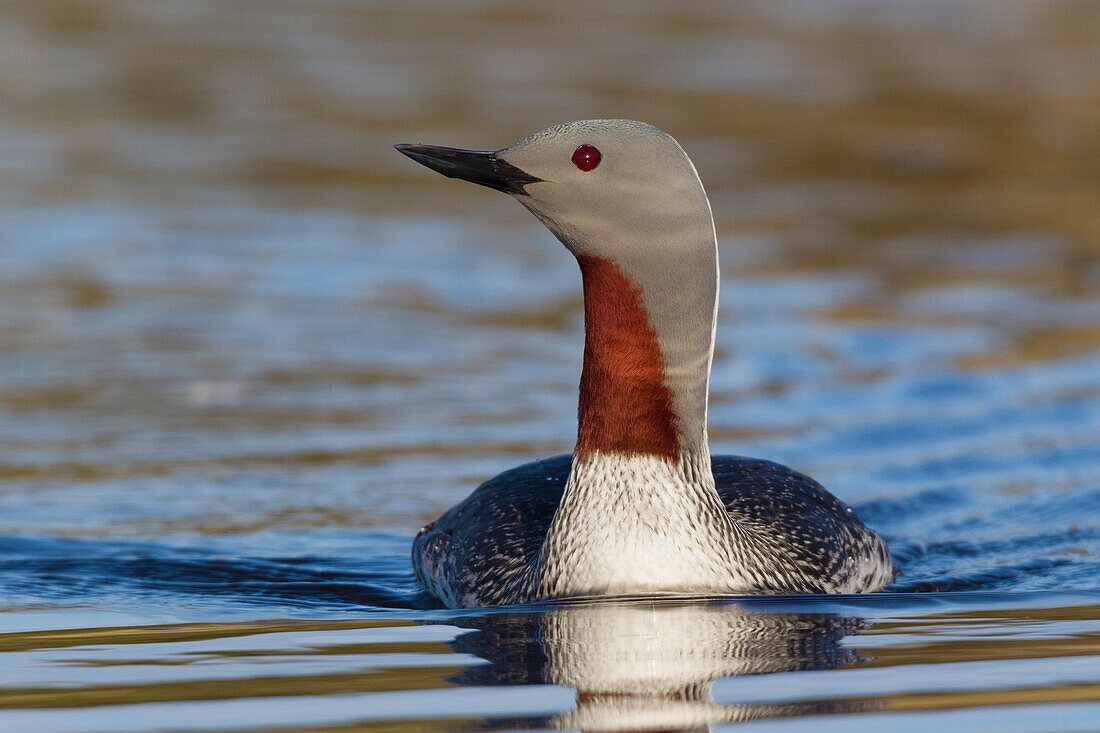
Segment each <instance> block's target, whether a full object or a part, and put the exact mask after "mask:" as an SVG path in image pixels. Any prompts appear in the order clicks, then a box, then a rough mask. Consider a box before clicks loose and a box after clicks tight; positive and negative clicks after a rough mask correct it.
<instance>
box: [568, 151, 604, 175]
mask: <svg viewBox="0 0 1100 733" xmlns="http://www.w3.org/2000/svg"><path fill="white" fill-rule="evenodd" d="M599 164H600V151H599V150H596V149H595V148H594V147H592V146H591V145H582V146H580V147H579V148H577V149H576V150H575V151H574V152H573V165H575V166H577V167H578V168H580V169H581V170H582V171H584V172H585V173H587V172H588V171H590V170H592V169H593V168H595V167H596V166H598V165H599Z"/></svg>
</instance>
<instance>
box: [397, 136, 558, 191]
mask: <svg viewBox="0 0 1100 733" xmlns="http://www.w3.org/2000/svg"><path fill="white" fill-rule="evenodd" d="M394 147H395V148H397V150H398V152H400V153H402V154H404V155H407V156H409V157H410V158H412V159H413V160H415V161H416V162H417V163H420V164H421V165H424V166H427V167H428V168H431V169H432V170H433V171H436V172H437V173H442V174H443V175H445V176H447V177H448V178H461V179H462V180H464V181H470V182H471V183H479V184H481V185H482V186H488V187H489V188H492V189H496V190H497V191H503V192H504V193H510V194H513V195H526V194H527V192H526V191H525V190H524V189H523V187H524V186H526V185H527V184H528V183H538V182H539V181H541V180H542V179H541V178H536V177H535V176H532V175H531V174H529V173H525V172H524V171H521V170H520V169H519V168H516V167H515V166H514V165H512V164H511V163H508V162H506V161H505V160H504V159H502V158H500V157H499V156H498V155H497V153H499V151H483V150H462V149H460V148H441V147H439V146H437V145H411V144H408V143H402V144H401V145H395V146H394Z"/></svg>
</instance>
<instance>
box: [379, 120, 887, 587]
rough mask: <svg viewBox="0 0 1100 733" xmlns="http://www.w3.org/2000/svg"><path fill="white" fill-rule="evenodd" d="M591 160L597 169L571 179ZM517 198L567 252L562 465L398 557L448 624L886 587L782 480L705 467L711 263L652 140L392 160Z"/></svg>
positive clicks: (669, 148) (770, 467)
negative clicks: (540, 612)
mask: <svg viewBox="0 0 1100 733" xmlns="http://www.w3.org/2000/svg"><path fill="white" fill-rule="evenodd" d="M582 147H583V148H585V149H589V148H596V149H598V151H599V154H600V159H599V163H598V165H597V166H595V167H581V166H578V165H574V163H573V162H572V156H573V154H574V152H575V151H578V150H580V149H581V148H582ZM399 149H400V150H401V151H402V152H403V153H405V154H406V155H408V156H409V157H411V158H413V159H414V160H417V161H418V162H421V163H423V164H424V165H427V166H428V167H430V168H433V169H435V170H438V171H439V172H441V173H443V174H444V175H447V176H451V177H456V178H465V179H467V180H470V181H473V182H475V183H480V184H482V185H486V186H489V187H490V188H494V189H496V190H499V191H504V192H506V193H509V194H511V195H513V196H515V197H516V198H517V199H518V200H519V201H520V202H521V203H522V204H523V205H524V206H525V207H527V208H528V209H529V210H530V211H531V212H532V213H534V214H535V216H537V217H538V218H539V220H540V221H542V222H543V223H544V224H545V225H546V226H547V228H549V229H550V231H551V232H553V233H554V235H555V236H556V237H557V238H558V239H559V240H560V241H561V242H562V243H563V244H564V245H565V246H566V248H568V249H569V251H570V252H572V253H573V254H574V255H575V256H576V257H577V260H578V262H579V264H580V268H581V275H582V281H583V283H584V303H585V353H584V368H583V370H582V376H581V384H580V404H579V410H578V418H579V430H578V442H577V447H576V450H575V452H574V453H575V455H574V456H563V457H559V458H553V459H549V460H546V461H540V462H537V463H532V464H528V465H526V466H520V467H518V468H516V469H513V470H511V471H507V472H505V473H503V474H501V475H499V476H497V477H496V478H494V479H492V480H490V481H487V482H485V483H484V484H482V485H481V486H480V487H478V489H477V490H476V491H474V493H473V494H472V495H471V496H470V497H469V498H468V499H466V500H465V501H463V502H462V503H460V504H458V505H457V506H455V507H454V508H452V509H451V510H450V511H448V512H447V513H446V514H444V515H443V516H442V517H441V518H440V519H439V520H438V521H436V522H433V523H432V524H430V525H428V526H427V527H425V528H424V530H422V531H421V533H420V535H418V536H417V538H416V539H415V540H414V542H413V565H414V568H415V570H416V574H417V578H418V579H419V581H420V582H421V584H422V585H423V586H424V588H425V589H426V590H427V591H428V592H429V593H430V594H431V595H432V596H434V597H435V598H437V599H438V600H440V601H442V602H443V603H444V604H446V605H448V606H467V607H469V606H482V605H499V604H506V603H520V602H526V601H531V600H536V599H541V598H561V597H566V596H598V595H621V594H636V593H691V594H696V593H859V592H868V591H875V590H880V589H882V588H884V587H886V586H887V585H889V584H890V583H891V582H893V578H894V574H895V571H894V567H893V564H892V562H891V560H890V553H889V551H888V550H887V548H886V544H885V543H884V542H883V541H882V539H881V538H880V537H879V536H878V535H877V534H875V533H874V532H873V531H871V530H870V529H868V528H867V527H865V526H864V525H863V523H862V522H861V521H860V520H859V518H858V517H856V516H855V514H854V513H853V512H852V510H851V509H850V508H848V507H847V506H845V505H844V504H843V503H842V502H840V501H839V500H838V499H837V498H836V497H834V496H833V495H832V494H830V493H829V492H828V491H826V490H825V489H824V488H823V487H822V486H821V485H820V484H818V483H817V482H816V481H814V480H813V479H810V478H808V477H806V476H803V475H802V474H800V473H798V472H796V471H793V470H791V469H790V468H787V467H785V466H781V465H779V464H775V463H771V462H769V461H761V460H755V459H751V458H741V457H737V456H711V455H710V449H709V446H708V442H707V391H708V382H709V378H710V367H711V360H712V356H713V353H714V329H715V319H716V314H717V298H718V252H717V244H716V240H715V234H714V220H713V218H712V216H711V210H710V202H709V201H708V200H707V196H706V192H705V191H704V190H703V186H702V183H701V182H700V181H699V176H698V174H697V173H696V171H695V166H694V165H692V163H691V160H690V159H689V158H688V157H687V155H686V154H685V153H684V151H683V150H682V149H681V148H680V146H679V144H677V142H676V141H675V140H673V139H672V138H671V137H670V136H669V135H668V134H666V133H664V132H662V131H660V130H658V129H657V128H655V127H652V126H651V125H646V124H644V123H641V122H634V121H631V120H586V121H582V122H574V123H570V124H566V125H557V126H555V127H551V128H548V129H546V130H543V131H542V132H540V133H536V134H535V135H532V136H530V137H528V138H525V139H523V140H520V141H519V142H517V143H515V144H514V145H511V146H509V147H508V148H505V149H503V150H499V151H495V152H491V153H487V152H473V151H463V150H455V149H451V148H433V147H431V146H423V145H405V146H399Z"/></svg>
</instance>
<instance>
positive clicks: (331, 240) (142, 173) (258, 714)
mask: <svg viewBox="0 0 1100 733" xmlns="http://www.w3.org/2000/svg"><path fill="white" fill-rule="evenodd" d="M1098 39H1100V13H1098V12H1097V9H1096V7H1095V5H1093V4H1088V3H1072V2H1030V3H998V4H994V5H990V4H986V3H974V2H957V3H940V2H932V3H929V2H926V1H922V2H917V1H916V0H912V1H907V0H894V1H892V2H885V3H883V2H874V3H870V2H862V1H859V0H829V1H828V2H823V3H820V2H818V3H804V2H767V3H764V2H761V3H739V4H738V5H737V7H736V8H729V7H727V6H726V4H722V3H713V4H712V3H705V2H700V3H686V4H685V3H680V4H677V6H676V7H675V8H643V7H641V6H635V5H633V4H623V5H617V4H601V5H600V6H599V7H590V5H589V4H585V3H573V2H564V3H555V4H554V5H553V6H552V7H545V8H538V9H525V8H520V7H518V6H513V5H508V6H503V5H499V6H498V5H494V4H491V3H457V4H456V3H446V4H443V3H440V4H434V3H414V4H402V5H400V6H397V5H394V6H385V5H375V4H371V3H346V2H337V1H335V0H333V1H331V2H330V1H326V2H314V3H309V4H300V3H289V2H262V3H260V2H246V1H244V0H234V2H229V3H225V2H222V3H213V2H211V3H206V2H191V3H179V2H148V3H142V4H140V5H135V4H131V3H122V2H114V1H112V0H100V1H97V2H79V3H74V2H60V1H58V2H55V1H54V0H26V1H25V2H23V1H16V2H10V3H8V4H7V6H6V7H5V10H4V12H3V14H2V15H0V140H2V141H3V143H4V144H3V149H4V151H5V152H4V154H3V155H2V156H0V184H2V185H0V224H2V226H0V609H2V610H0V726H2V727H3V728H4V729H5V730H43V731H50V730H52V731H85V730H87V731H124V730H141V731H145V730H224V729H241V728H253V729H293V730H347V729H355V728H356V727H358V726H370V727H375V726H377V727H381V728H383V729H393V730H421V729H424V728H425V727H428V728H439V729H454V728H471V727H473V728H486V727H488V728H490V729H498V728H507V729H516V728H521V729H522V728H540V727H551V728H583V729H587V730H608V729H616V728H618V729H644V728H651V729H662V730H664V729H696V728H700V727H705V726H707V725H711V726H713V727H715V728H721V726H722V725H723V724H726V723H730V724H733V723H736V724H737V725H738V727H744V728H746V729H749V730H751V729H753V728H754V727H758V728H761V729H764V730H768V729H774V730H783V729H792V730H807V729H813V730H833V729H838V730H839V729H843V730H845V731H852V730H871V729H872V728H873V729H875V730H881V729H882V728H883V727H884V726H885V727H888V728H890V729H896V730H914V731H918V730H919V731H923V730H929V729H934V728H935V727H937V726H938V727H939V728H940V729H943V730H996V731H998V733H1006V732H1008V731H1046V730H1060V731H1069V730H1096V729H1097V728H1100V709H1098V706H1097V701H1098V700H1100V639H1098V635H1100V622H1098V618H1100V613H1098V608H1100V584H1098V583H1097V580H1096V578H1097V577H1098V573H1100V562H1098V560H1097V557H1098V553H1100V297H1098V295H1097V294H1098V292H1100V287H1098V286H1100V245H1098V242H1100V217H1098V216H1097V213H1096V212H1097V211H1100V179H1097V177H1096V171H1097V170H1100V136H1097V134H1096V130H1097V129H1100V95H1098V92H1097V90H1098V89H1100V76H1098V74H1100V71H1098V70H1100V43H1098ZM597 116H616V117H631V118H640V119H645V120H648V121H651V122H653V123H655V124H657V125H659V126H661V127H663V128H665V129H667V130H669V131H670V132H672V133H673V134H674V135H675V136H676V137H677V138H678V139H679V140H680V141H681V142H682V143H683V145H684V147H685V149H686V150H687V151H688V153H689V154H690V155H691V156H692V157H693V159H694V160H695V162H696V164H697V167H698V169H699V171H700V175H701V177H702V179H703V181H704V184H705V185H706V186H707V189H708V192H709V193H710V196H711V200H712V204H713V207H714V211H715V216H716V220H717V226H718V233H719V248H720V255H721V258H722V284H721V287H722V295H721V312H720V315H719V328H718V353H717V356H716V361H715V368H714V374H713V379H712V404H711V410H710V425H711V439H712V448H713V449H714V450H715V451H716V452H729V453H740V454H745V455H751V456H758V457H762V458H769V459H772V460H777V461H781V462H783V463H787V464H789V465H792V466H794V467H796V468H798V469H800V470H802V471H805V472H807V473H809V474H811V475H813V476H815V477H816V478H818V479H820V480H821V481H822V482H823V483H824V484H825V485H826V486H828V487H829V488H830V489H831V490H832V491H834V493H836V494H837V495H839V496H840V497H841V498H843V499H844V500H845V501H847V502H849V503H851V504H853V505H854V506H855V507H856V509H857V510H858V511H859V513H860V515H861V516H862V517H863V518H864V520H865V521H866V522H867V523H868V524H870V525H871V526H873V527H875V528H876V529H878V530H880V531H881V532H882V533H883V534H884V536H885V537H886V538H887V539H888V541H889V542H890V545H891V548H892V549H893V551H894V554H895V557H896V559H897V560H898V563H899V565H900V566H901V568H902V570H903V571H904V574H903V575H902V576H901V578H899V581H898V584H897V585H896V587H895V588H894V589H892V591H891V592H889V593H883V594H875V595H871V596H866V597H835V598H808V597H791V598H771V599H769V598H713V599H672V598H666V599H632V600H622V601H617V602H600V603H592V602H576V603H565V604H556V605H555V604H546V605H536V606H532V607H523V608H512V609H499V610H493V611H484V612H482V611H476V612H475V611H466V612H451V611H443V610H439V609H432V608H429V607H427V606H426V603H425V599H423V598H421V597H420V596H419V595H418V593H417V591H416V588H415V586H414V583H413V578H412V573H411V568H410V564H409V560H408V551H409V544H410V539H411V536H412V535H413V533H414V532H415V531H416V529H417V528H418V527H419V526H421V525H422V524H423V523H424V522H426V521H429V520H431V519H433V518H435V516H437V515H438V514H439V513H441V512H442V511H444V510H445V509H446V508H447V507H449V506H450V505H452V504H453V503H455V502H456V501H459V500H461V499H462V498H463V497H464V496H465V495H466V494H467V493H468V492H469V491H470V490H471V489H472V488H473V487H474V486H476V485H477V483H478V482H480V481H482V480H484V479H485V478H487V477H489V476H491V475H493V474H494V473H496V472H498V471H501V470H504V469H506V468H509V467H512V466H514V465H516V464H518V463H521V462H524V461H529V460H535V459H538V458H542V457H545V456H547V455H552V454H556V453H562V452H567V451H568V450H570V448H571V446H572V439H573V434H574V430H575V409H576V402H575V400H576V385H577V380H578V375H579V371H580V354H581V345H582V342H583V331H582V323H581V309H580V291H579V277H578V274H577V271H576V266H575V264H574V263H573V261H572V260H571V258H570V257H569V255H568V254H567V253H566V252H565V251H564V250H563V249H562V248H561V247H560V245H558V244H557V243H556V242H554V241H553V239H552V238H551V236H550V235H549V234H548V233H546V232H545V231H544V230H543V229H541V227H540V226H539V225H538V224H537V222H535V221H534V220H533V219H531V218H530V216H529V215H528V214H527V213H526V212H524V211H523V210H522V209H521V208H520V207H518V206H516V205H515V204H514V203H511V202H509V201H507V200H506V198H505V197H503V196H499V195H495V194H494V193H493V192H490V191H486V190H481V189H477V188H475V187H473V186H468V185H463V184H460V183H458V182H455V181H447V180H445V179H443V178H442V177H439V176H433V175H431V174H429V173H428V172H427V171H424V170H423V169H421V168H419V167H417V166H415V165H414V164H412V163H411V162H409V161H407V160H406V159H404V158H402V157H401V156H400V155H398V154H397V153H395V152H394V151H393V150H392V147H391V146H392V144H393V143H396V142H415V141H424V142H434V143H439V144H445V145H446V144H453V145H462V146H469V147H498V146H500V145H503V144H506V143H508V142H510V141H512V140H513V139H515V138H517V137H519V136H522V135H524V134H527V133H529V132H532V131H534V130H536V129H539V128H542V127H545V126H546V125H548V124H551V123H555V122H561V121H566V120H569V119H577V118H584V117H597Z"/></svg>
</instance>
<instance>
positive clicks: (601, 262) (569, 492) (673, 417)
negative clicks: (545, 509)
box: [536, 253, 731, 597]
mask: <svg viewBox="0 0 1100 733" xmlns="http://www.w3.org/2000/svg"><path fill="white" fill-rule="evenodd" d="M578 260H579V262H580V266H581V273H582V275H583V278H584V315H585V347H584V366H583V370H582V375H581V385H580V404H579V409H578V423H579V425H578V435H577V447H576V450H575V451H574V454H573V466H572V469H571V471H570V474H569V479H568V481H567V483H566V487H565V492H564V494H563V496H562V500H561V503H560V504H559V506H558V509H557V512H556V513H555V515H554V519H553V521H552V522H551V526H550V529H549V531H548V533H547V537H546V542H545V543H544V545H543V547H542V552H541V554H540V558H539V563H538V568H537V571H536V572H537V578H536V590H537V593H538V595H539V596H543V597H554V596H564V595H577V594H586V593H617V592H634V591H645V590H653V591H658V590H690V589H692V588H697V587H698V588H703V587H705V586H706V585H707V584H708V583H709V584H710V587H711V588H714V587H717V585H718V584H720V583H721V582H723V579H724V578H725V577H726V576H727V575H728V562H729V557H730V553H729V552H725V551H724V550H723V548H724V547H725V546H726V545H727V544H728V543H729V542H730V534H731V531H730V526H729V517H728V516H727V515H726V512H725V510H724V508H723V506H722V503H721V500H720V499H719V497H718V492H717V491H716V490H715V486H714V476H713V474H712V473H711V467H710V452H709V448H708V446H707V431H706V412H707V380H708V377H709V374H710V362H711V354H712V352H713V348H714V307H715V300H716V296H717V269H716V268H717V263H716V259H715V255H714V254H713V253H712V254H711V255H710V259H709V261H708V260H707V258H705V257H700V258H697V259H696V261H695V263H694V270H693V271H692V272H686V271H684V272H677V268H678V267H681V268H683V267H684V266H685V264H686V265H688V266H691V265H692V263H691V262H690V261H687V260H685V259H684V258H679V260H678V261H673V260H672V259H670V261H669V262H668V263H667V268H658V269H656V270H653V269H650V270H647V271H648V272H651V273H653V274H654V277H652V278H651V279H650V280H648V281H646V280H645V279H644V278H642V277H639V278H637V279H635V278H633V277H631V276H630V275H628V274H627V273H628V272H630V271H631V270H630V269H629V268H624V267H621V266H620V265H619V264H617V263H615V262H612V261H609V260H606V259H602V258H597V257H587V256H581V257H578ZM708 262H709V264H708ZM655 299H659V300H658V301H657V302H654V300H655Z"/></svg>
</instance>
